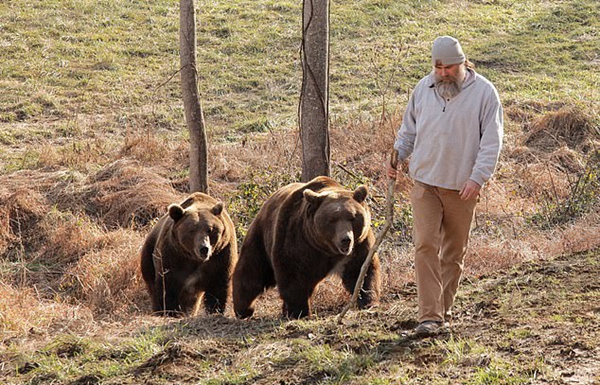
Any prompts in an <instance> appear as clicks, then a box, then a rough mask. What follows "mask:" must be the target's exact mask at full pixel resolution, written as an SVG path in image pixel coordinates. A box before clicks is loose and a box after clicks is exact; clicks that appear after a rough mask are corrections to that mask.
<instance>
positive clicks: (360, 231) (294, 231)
mask: <svg viewBox="0 0 600 385" xmlns="http://www.w3.org/2000/svg"><path fill="white" fill-rule="evenodd" d="M367 194H368V191H367V188H366V187H365V186H360V187H358V188H357V189H356V190H354V191H351V190H347V189H344V188H343V187H342V186H341V185H340V184H339V183H337V182H335V181H334V180H333V179H331V178H328V177H317V178H315V179H313V180H312V181H310V182H308V183H292V184H289V185H287V186H284V187H283V188H281V189H279V190H278V191H276V192H275V193H274V194H273V195H272V196H271V197H270V198H269V199H268V200H267V201H266V202H265V203H264V204H263V206H262V207H261V209H260V211H259V212H258V214H257V215H256V218H255V219H254V220H253V221H252V223H251V225H250V227H249V228H248V233H247V235H246V237H245V239H244V242H243V244H242V248H241V253H240V258H239V261H238V264H237V266H236V268H235V271H234V274H233V305H234V310H235V314H236V316H237V317H239V318H246V317H250V316H252V314H253V313H254V302H255V300H256V298H257V297H258V295H260V294H261V293H262V292H263V291H264V290H266V289H268V288H271V287H274V286H277V288H278V289H279V294H280V296H281V298H282V299H283V316H284V317H288V318H301V317H306V316H309V315H310V314H311V310H310V303H309V301H310V297H311V296H312V294H313V291H314V289H315V287H316V286H317V284H318V283H319V282H321V281H322V280H323V279H324V278H325V277H326V276H327V275H328V274H330V273H333V272H335V273H337V274H339V275H340V276H341V278H342V283H343V285H344V287H345V289H346V290H347V291H348V292H350V293H352V292H353V291H354V286H355V285H356V281H357V279H358V276H359V273H360V269H361V267H362V264H363V262H364V261H365V259H366V257H367V254H368V253H369V249H370V248H371V247H372V246H373V244H374V243H375V236H374V234H373V231H372V229H371V216H370V213H369V208H368V206H367V202H366V201H365V199H366V198H367ZM379 292H380V279H379V259H378V258H377V255H375V256H374V257H373V260H372V262H371V264H370V265H369V268H368V270H367V274H366V276H365V281H364V284H363V287H362V290H361V293H360V296H359V298H358V305H359V307H360V308H361V309H362V308H365V307H367V306H371V305H375V304H376V303H377V302H378V301H379Z"/></svg>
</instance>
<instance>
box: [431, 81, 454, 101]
mask: <svg viewBox="0 0 600 385" xmlns="http://www.w3.org/2000/svg"><path fill="white" fill-rule="evenodd" d="M435 88H436V89H437V92H438V94H439V95H440V96H441V97H442V98H444V99H452V98H453V97H455V96H456V95H458V94H459V93H460V86H459V85H458V84H457V83H456V82H442V81H438V82H437V83H436V84H435Z"/></svg>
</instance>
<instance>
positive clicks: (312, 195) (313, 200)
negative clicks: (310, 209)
mask: <svg viewBox="0 0 600 385" xmlns="http://www.w3.org/2000/svg"><path fill="white" fill-rule="evenodd" d="M302 194H303V195H304V199H306V201H307V202H308V203H309V204H311V205H318V204H319V203H320V202H321V198H322V196H321V195H319V194H317V193H316V192H314V191H313V190H309V189H306V190H304V191H302Z"/></svg>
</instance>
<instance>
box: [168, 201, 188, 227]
mask: <svg viewBox="0 0 600 385" xmlns="http://www.w3.org/2000/svg"><path fill="white" fill-rule="evenodd" d="M184 214H185V209H184V208H183V207H181V206H179V205H178V204H176V203H173V204H172V205H169V216H170V217H171V219H173V220H174V221H175V222H177V221H178V220H180V219H181V218H183V215H184Z"/></svg>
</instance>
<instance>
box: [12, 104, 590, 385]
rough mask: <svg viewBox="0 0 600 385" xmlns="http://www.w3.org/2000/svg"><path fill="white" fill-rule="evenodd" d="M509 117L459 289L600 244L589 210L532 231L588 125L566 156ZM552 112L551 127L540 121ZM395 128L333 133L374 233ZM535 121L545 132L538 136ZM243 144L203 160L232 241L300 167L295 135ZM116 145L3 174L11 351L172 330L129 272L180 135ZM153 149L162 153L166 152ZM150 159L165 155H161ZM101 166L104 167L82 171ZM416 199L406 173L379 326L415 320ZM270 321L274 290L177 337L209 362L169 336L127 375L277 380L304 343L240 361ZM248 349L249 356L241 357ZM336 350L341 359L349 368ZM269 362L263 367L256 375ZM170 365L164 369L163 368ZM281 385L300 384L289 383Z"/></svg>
mask: <svg viewBox="0 0 600 385" xmlns="http://www.w3.org/2000/svg"><path fill="white" fill-rule="evenodd" d="M512 110H513V111H512V112H511V114H514V116H519V119H522V120H519V121H517V120H511V121H509V122H508V123H509V130H510V132H509V134H508V135H507V143H506V146H505V151H504V153H503V155H502V159H501V163H500V166H499V168H498V172H497V174H496V176H495V178H494V179H493V180H492V181H491V182H490V183H489V184H488V185H487V186H486V189H485V190H484V193H483V195H482V197H481V201H480V204H479V205H478V208H477V214H476V223H475V227H474V229H473V233H472V238H471V243H470V250H469V254H468V256H467V260H466V264H465V267H466V271H465V273H466V274H465V278H466V279H467V280H470V279H475V278H479V277H484V276H487V275H489V274H492V273H494V272H497V271H505V270H509V269H510V268H511V267H512V266H514V265H515V264H518V263H521V262H526V261H539V260H542V259H548V258H553V257H556V256H559V255H562V254H567V253H572V252H579V251H584V250H591V249H597V248H599V247H600V217H599V215H598V210H597V208H598V201H597V198H596V201H595V202H590V204H592V209H591V210H590V211H588V212H587V213H586V214H585V215H582V216H579V217H577V218H572V219H571V220H570V221H569V222H567V223H565V224H564V225H562V226H553V227H552V228H549V229H542V228H541V227H539V226H536V225H535V224H534V223H533V222H532V217H534V216H535V215H536V214H538V213H539V212H540V210H542V208H543V207H545V206H544V205H547V204H548V203H551V202H549V201H548V199H549V198H550V197H551V198H552V199H558V200H561V199H567V198H568V197H569V196H570V194H571V193H572V186H573V185H572V183H571V181H572V180H574V179H575V178H577V176H578V175H579V174H581V173H582V172H584V171H585V170H586V167H588V166H587V164H588V160H589V159H593V157H592V155H593V148H594V146H595V145H596V144H595V143H597V142H598V141H599V140H600V137H599V136H598V135H596V134H594V131H593V130H591V129H590V130H588V131H586V134H585V135H584V136H583V137H581V138H579V137H577V138H579V139H577V142H576V143H575V142H573V141H571V142H569V141H567V139H566V138H567V137H569V138H570V137H572V136H565V139H564V142H562V143H561V144H560V145H557V146H555V145H552V146H551V145H548V144H544V145H543V146H542V145H541V144H542V143H554V142H553V140H550V139H548V140H545V139H544V135H550V134H549V133H547V132H549V131H556V130H557V128H556V125H557V124H558V123H556V122H557V119H558V118H557V116H561V117H562V118H561V119H563V120H562V122H564V119H567V118H566V116H567V115H568V114H567V113H566V112H564V111H567V110H565V109H560V110H558V111H550V112H548V113H543V114H542V116H538V115H536V114H530V113H529V112H523V113H521V114H519V112H518V111H516V107H513V109H512ZM561 111H562V112H561ZM568 111H571V112H569V114H571V115H568V116H570V119H571V120H572V121H573V122H581V121H584V122H587V123H586V124H587V126H585V127H588V128H589V127H592V126H591V125H592V123H591V122H592V120H591V119H590V118H589V116H587V117H579V118H577V119H575V117H574V116H573V114H574V112H573V111H574V110H568ZM559 112H560V115H558V114H559ZM578 113H580V114H582V112H581V111H579V112H578ZM548 114H549V115H550V116H551V117H553V118H552V119H551V118H544V116H546V115H548ZM399 119H400V114H396V115H394V117H391V118H388V119H384V120H383V121H380V122H355V123H353V124H346V123H345V124H343V125H341V126H332V129H331V141H332V149H333V153H332V173H333V175H334V176H335V177H336V178H337V179H339V180H340V181H342V182H343V183H344V184H346V185H348V186H350V187H351V186H355V185H356V184H359V183H364V184H367V185H368V186H369V188H370V191H371V201H370V205H371V209H372V212H373V219H374V224H375V226H376V230H377V227H378V226H381V224H382V223H383V215H384V214H383V207H384V205H385V198H384V195H385V186H386V183H387V180H386V178H385V175H384V167H383V163H384V162H385V160H386V159H387V157H388V153H389V150H388V149H390V148H391V146H392V142H393V139H394V131H395V127H396V126H397V124H398V122H399ZM533 121H535V122H536V123H535V124H536V127H538V128H536V134H535V138H536V139H535V145H534V144H533V142H531V140H533V139H531V138H533V137H534V135H530V131H529V130H530V127H531V126H532V125H533V123H531V122H533ZM543 122H546V123H547V124H548V126H547V127H545V128H539V127H540V125H542V124H543ZM564 124H567V123H564ZM577 124H578V127H582V126H581V124H579V123H577ZM577 124H575V123H573V124H572V126H573V125H577ZM245 135H246V136H245V137H244V138H242V140H241V141H240V142H238V143H227V142H223V143H217V144H213V145H211V147H210V157H209V159H210V163H209V172H210V191H211V193H212V194H213V195H214V196H216V197H218V198H220V199H222V200H224V201H225V202H226V203H227V204H228V206H229V207H228V209H229V211H230V213H231V214H232V217H233V219H234V222H236V226H237V229H238V231H239V234H238V236H239V237H240V240H241V237H242V235H243V232H244V231H245V229H246V228H247V226H248V225H249V222H250V220H252V216H253V214H252V213H253V210H255V209H256V208H257V207H258V206H259V205H260V203H261V202H262V201H263V200H264V199H265V198H266V197H267V195H268V194H269V193H270V192H272V191H274V190H275V189H276V188H278V187H280V186H281V185H283V184H285V183H289V182H291V181H294V180H296V179H297V178H298V176H299V174H300V167H301V164H300V161H299V158H300V144H299V143H298V136H297V132H296V131H293V130H291V131H285V130H279V131H273V132H267V133H265V134H252V133H250V134H245ZM553 135H554V136H556V135H555V134H553ZM125 142H126V144H125V145H124V146H123V147H121V148H120V150H118V151H115V152H114V153H113V155H112V156H111V157H110V158H109V159H104V157H99V158H93V157H89V158H86V160H85V161H86V162H88V166H86V167H84V168H80V169H71V168H65V166H64V165H65V162H64V158H61V157H56V158H53V157H52V156H48V157H47V158H45V160H44V162H45V168H43V169H36V170H28V171H18V172H15V173H12V174H10V175H5V176H0V186H2V187H1V188H0V253H1V255H0V260H1V261H2V264H0V267H1V269H0V280H1V281H2V282H3V283H2V285H0V314H1V315H0V317H2V318H0V323H1V325H2V332H3V334H2V335H3V337H2V338H3V341H4V342H5V343H10V342H9V341H13V340H20V341H22V343H25V344H32V346H39V345H40V344H44V342H43V341H48V340H52V339H53V338H55V336H56V335H60V334H62V333H70V334H74V335H94V334H102V335H115V336H116V335H119V334H120V333H134V331H135V330H139V329H140V327H141V326H140V325H146V326H147V327H150V328H160V327H162V326H161V325H165V327H166V328H167V329H168V328H169V326H168V325H169V323H168V322H169V321H168V320H164V319H160V318H157V317H151V316H149V315H148V314H149V309H150V303H149V299H148V297H147V294H146V292H145V288H144V285H143V282H142V280H141V275H140V272H139V259H138V258H139V256H138V249H139V247H140V245H141V244H142V242H143V239H144V236H145V235H146V234H147V232H148V231H149V229H150V227H151V226H152V224H153V223H154V220H155V219H156V218H158V217H159V216H161V215H162V214H163V213H164V212H165V209H166V207H167V205H168V204H170V203H172V202H176V201H179V200H181V199H182V197H183V196H184V195H185V192H186V190H187V178H186V176H185V175H182V174H181V173H180V172H179V171H177V170H179V169H181V168H182V167H183V165H184V164H185V162H186V159H187V153H185V151H184V149H185V148H186V144H185V142H182V141H181V139H180V138H173V137H170V138H169V137H167V138H165V137H158V136H156V137H155V136H152V135H148V134H142V135H140V136H138V137H134V136H130V135H129V136H127V138H126V140H125ZM159 143H164V148H163V149H162V150H159V149H158V148H159V146H158V144H159ZM574 143H575V144H574ZM157 151H162V152H161V156H158V155H157V154H156V152H157ZM265 154H268V156H265ZM95 162H97V164H98V165H100V164H102V166H101V167H99V168H98V169H95V170H94V171H86V169H89V168H90V167H89V165H91V164H94V163H95ZM410 187H411V181H410V180H409V179H408V178H407V177H405V176H403V177H402V178H400V180H399V181H398V184H397V195H396V199H397V203H396V208H395V213H394V214H395V226H394V228H393V229H392V232H391V235H390V236H388V238H387V239H386V241H385V242H384V243H383V244H382V246H381V248H380V250H379V255H380V258H381V262H382V263H381V264H382V271H381V273H382V287H383V293H382V303H383V305H382V307H381V309H376V310H373V313H369V314H375V315H376V316H377V317H383V318H385V319H386V320H388V321H389V320H390V319H397V320H407V319H412V318H414V314H412V313H411V311H412V310H411V308H409V307H407V306H406V301H409V299H410V298H413V297H414V296H415V286H414V272H413V265H412V263H413V262H412V245H411V243H410V228H411V218H410V208H409V204H408V200H407V196H408V192H409V190H410ZM549 189H550V190H549ZM548 191H551V192H552V194H551V195H548ZM597 196H598V195H596V197H597ZM594 205H595V206H594ZM594 207H595V209H594ZM349 298H350V295H349V294H348V293H346V292H345V290H344V289H343V288H342V285H341V282H340V280H339V279H337V278H335V277H331V278H327V279H326V280H325V281H324V282H323V283H322V284H321V285H320V286H319V287H318V288H317V290H316V292H315V295H314V298H313V310H314V313H315V317H316V318H317V319H328V318H331V317H332V316H334V315H336V314H338V313H339V311H340V310H341V309H342V308H343V306H344V305H345V304H346V302H347V301H348V299H349ZM15 305H17V306H15ZM395 312H397V313H398V314H395ZM280 314H281V300H280V299H279V298H278V293H277V290H271V291H269V292H267V293H264V294H263V295H262V296H261V297H260V298H259V299H258V303H257V311H256V314H255V316H256V317H255V320H254V321H252V323H244V324H243V325H241V324H238V323H237V322H235V321H234V320H233V318H234V315H233V311H232V309H231V306H228V308H227V310H226V313H225V317H224V318H214V317H210V316H207V315H206V314H201V315H200V316H199V317H198V318H197V319H188V320H185V321H183V322H185V325H188V326H189V327H191V328H192V329H193V328H194V327H195V328H197V329H198V330H197V331H196V333H198V334H200V335H203V336H204V335H208V336H211V337H210V338H205V339H204V342H203V348H202V349H204V350H202V351H199V350H198V348H196V347H193V346H192V345H190V346H188V345H187V342H186V341H185V339H182V340H178V342H176V343H170V344H168V345H167V346H166V347H165V349H164V351H161V352H158V353H156V354H155V355H154V356H152V357H151V358H150V359H149V360H148V361H147V362H146V363H145V364H141V365H140V366H139V367H138V369H137V370H138V372H136V373H137V375H140V376H145V375H150V374H149V373H150V372H151V371H153V370H155V368H158V369H156V370H157V372H154V375H157V373H159V372H160V373H162V374H161V375H164V376H169V375H170V373H171V372H170V370H173V371H176V372H177V374H178V375H180V376H184V377H187V378H193V379H195V380H197V381H204V380H206V381H207V380H208V379H209V378H211V376H214V375H215V373H218V374H219V375H222V376H228V375H231V376H240V377H242V378H244V376H247V375H249V374H248V373H253V371H252V370H250V369H251V367H252V365H254V366H253V367H254V369H255V370H256V371H258V372H260V373H263V374H265V373H266V374H265V375H271V374H272V375H275V373H271V371H272V370H274V369H272V368H273V367H277V365H281V367H286V368H287V366H286V365H289V363H290V361H289V359H290V358H289V357H290V355H291V356H294V357H296V358H294V359H296V360H298V362H302V363H303V364H305V365H309V363H308V362H304V361H302V360H304V359H305V356H304V354H306V353H305V350H306V347H304V346H294V345H293V344H290V342H289V340H288V341H286V343H277V342H272V343H269V344H260V345H256V346H255V348H254V350H252V348H250V350H245V349H243V348H242V347H241V345H240V343H239V342H237V341H238V340H240V339H241V340H244V339H245V338H247V337H246V336H248V335H249V336H251V335H252V328H257V330H260V333H266V332H267V331H268V330H270V329H269V328H277V327H279V326H277V325H276V324H277V323H278V322H280V321H279V319H280V318H279V317H280ZM357 317H360V316H359V315H357ZM351 322H360V320H358V321H356V320H353V321H351ZM386 322H387V321H386ZM398 322H400V321H398ZM402 322H406V321H402ZM194 325H195V326H194ZM289 325H295V324H289ZM405 326H406V325H404V324H401V325H391V326H390V327H391V328H404V327H405ZM294 327H295V326H294ZM188 332H190V333H191V331H188ZM111 333H112V334H111ZM219 333H221V334H223V335H222V336H221V335H220V334H219ZM278 333H283V334H284V335H285V336H286V338H292V337H293V336H294V335H295V333H298V334H299V335H302V336H304V335H308V334H311V335H312V334H315V335H318V331H312V330H311V331H304V330H303V331H297V330H292V329H289V330H288V329H285V330H280V331H278ZM232 336H234V337H232ZM225 337H227V338H225ZM232 338H233V339H232ZM250 338H251V337H250ZM345 341H346V342H345V345H344V346H340V349H342V353H343V351H344V350H343V349H348V347H347V346H348V344H350V345H352V341H351V339H350V340H348V339H346V340H345ZM210 344H215V346H214V347H212V348H211V346H210ZM358 345H360V344H358ZM250 346H251V345H250ZM360 346H362V345H360ZM35 349H36V347H33V348H32V349H31V350H35ZM213 351H217V352H219V354H220V357H221V358H220V360H219V361H218V362H217V363H215V365H217V366H216V367H214V368H213V369H212V370H211V371H206V370H204V371H202V369H201V368H200V367H199V366H200V365H203V364H202V362H204V357H206V355H210V354H211V352H213ZM226 352H227V353H226ZM250 353H252V354H253V356H252V357H254V358H253V359H248V357H249V354H250ZM342 353H339V352H338V353H336V354H337V356H335V357H337V359H340V360H342V361H343V360H344V357H343V354H342ZM254 354H255V355H254ZM339 354H342V356H339ZM263 359H265V360H267V361H268V362H269V364H266V363H265V364H259V363H262V362H263ZM164 360H173V361H172V364H170V365H165V364H164ZM286 360H288V361H286ZM13 361H14V362H19V361H18V360H17V361H15V360H13V359H11V362H13ZM279 361H281V362H282V363H281V364H278V362H279ZM225 363H228V364H225ZM248 365H250V366H248ZM186 368H187V369H186ZM231 368H233V369H231ZM269 373H271V374H269ZM290 376H292V377H293V376H294V374H293V371H291V372H290ZM374 376H376V374H374Z"/></svg>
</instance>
